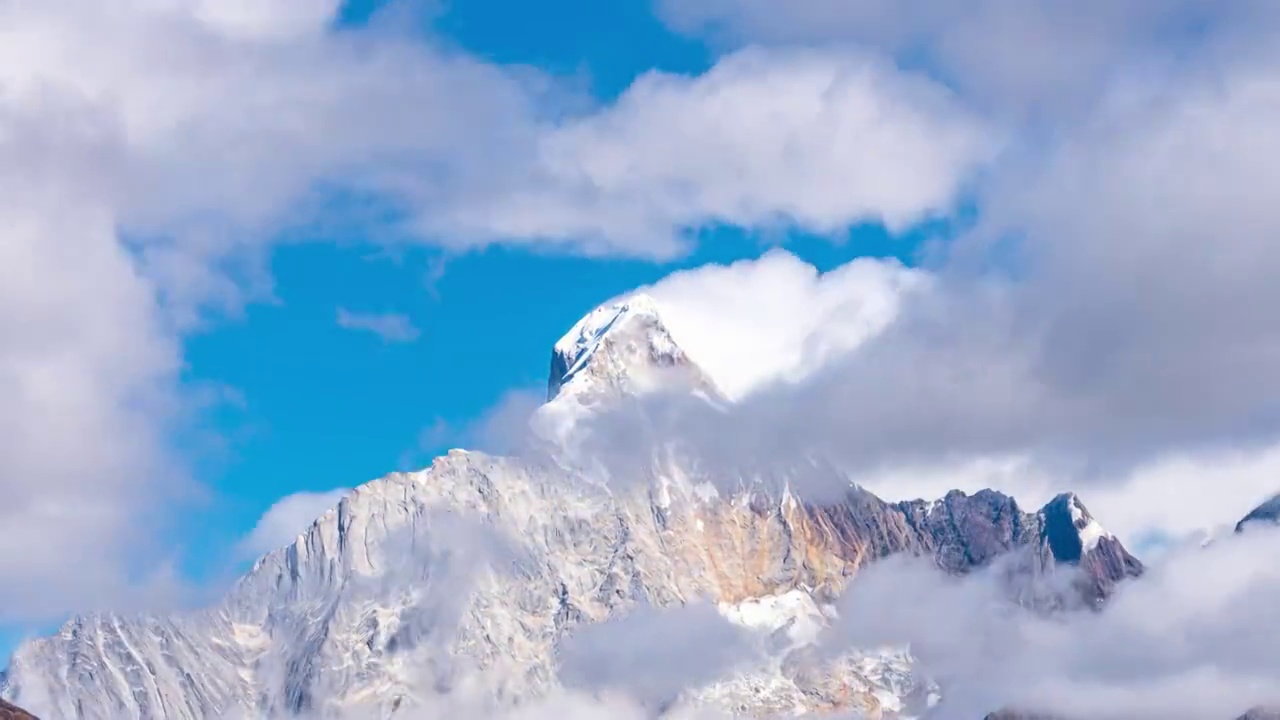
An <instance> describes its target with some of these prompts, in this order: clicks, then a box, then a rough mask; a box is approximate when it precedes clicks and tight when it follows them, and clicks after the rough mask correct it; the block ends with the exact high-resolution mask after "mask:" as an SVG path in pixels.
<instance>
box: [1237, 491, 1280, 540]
mask: <svg viewBox="0 0 1280 720" xmlns="http://www.w3.org/2000/svg"><path fill="white" fill-rule="evenodd" d="M1253 524H1258V525H1267V524H1271V525H1280V495H1276V496H1275V497H1273V498H1271V499H1270V500H1268V501H1266V502H1264V503H1262V504H1261V505H1259V506H1258V507H1256V508H1254V509H1253V510H1251V511H1249V514H1248V515H1245V516H1244V518H1243V519H1241V520H1240V522H1238V523H1236V532H1238V533H1240V532H1244V529H1245V527H1246V526H1248V525H1253Z"/></svg>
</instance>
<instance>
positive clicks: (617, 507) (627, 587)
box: [0, 298, 1141, 720]
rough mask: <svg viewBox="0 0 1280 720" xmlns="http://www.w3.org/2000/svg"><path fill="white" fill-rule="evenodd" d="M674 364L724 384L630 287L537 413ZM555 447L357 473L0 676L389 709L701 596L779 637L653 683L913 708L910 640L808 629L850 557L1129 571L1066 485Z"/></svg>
mask: <svg viewBox="0 0 1280 720" xmlns="http://www.w3.org/2000/svg"><path fill="white" fill-rule="evenodd" d="M672 383H675V384H676V387H679V388H681V389H684V390H691V391H695V392H699V393H702V394H703V396H704V397H706V398H707V400H708V401H719V400H718V398H717V397H716V393H715V388H714V385H713V384H712V383H711V382H710V380H709V379H707V378H706V377H705V374H704V373H702V372H701V371H700V370H699V369H698V368H697V367H696V366H694V365H693V364H692V363H691V362H689V360H688V358H687V357H686V356H685V355H684V354H683V352H681V351H680V349H679V347H678V346H676V345H675V343H674V342H673V341H672V340H671V338H670V335H669V334H668V333H667V332H666V330H665V327H664V325H663V323H662V320H661V317H660V314H659V313H658V312H657V309H656V308H655V307H654V306H653V305H652V304H651V303H649V302H647V301H645V300H644V299H643V298H639V299H635V300H633V301H628V302H624V303H622V304H621V305H618V306H613V307H610V308H605V309H602V310H600V311H597V312H595V313H593V314H592V315H590V316H588V317H587V318H586V319H584V321H583V322H582V323H579V325H578V326H577V327H575V328H574V330H573V331H571V333H570V334H569V335H567V336H566V338H565V339H564V340H562V341H561V342H560V343H557V345H556V348H555V350H554V352H553V359H552V374H551V378H550V381H549V395H550V397H551V401H550V402H549V403H548V405H547V406H546V408H545V412H546V413H548V414H550V415H552V416H554V417H559V418H565V417H569V418H572V417H573V416H574V415H575V414H577V413H583V412H590V411H591V410H592V408H593V407H597V406H599V404H601V403H607V402H609V399H610V398H616V397H618V396H621V395H625V394H634V393H643V392H648V391H651V390H653V389H656V388H657V387H663V388H666V387H671V384H672ZM562 429H563V430H564V431H565V432H571V430H572V422H568V423H566V424H565V425H563V426H562ZM557 458H558V456H557V455H556V454H554V453H550V454H545V455H537V456H532V455H531V456H528V457H521V458H502V457H490V456H487V455H484V454H481V453H467V452H461V451H455V452H451V453H449V454H448V455H447V456H445V457H441V458H437V459H436V460H435V461H434V462H433V463H432V465H431V467H429V468H427V469H425V470H422V471H420V472H414V473H395V474H392V475H388V476H387V477H384V478H381V479H379V480H375V481H373V482H370V483H367V484H365V485H363V486H361V487H359V488H357V489H356V490H355V491H354V492H352V493H351V494H350V495H349V496H348V497H347V498H345V499H343V500H342V502H341V503H340V504H339V505H338V507H337V508H335V509H333V510H331V511H329V512H328V513H326V514H325V515H324V516H322V517H321V518H319V519H318V520H317V521H316V522H315V523H314V524H313V525H312V526H311V527H310V528H309V529H308V530H307V531H306V532H305V533H303V534H302V535H300V536H299V537H298V538H297V539H296V540H295V542H294V543H293V544H292V545H290V546H288V547H286V548H282V549H280V550H277V551H275V552H272V553H270V554H268V555H266V556H265V557H263V558H262V559H261V560H259V561H258V562H257V563H256V564H255V565H254V567H253V568H252V569H251V570H250V571H249V573H248V574H247V575H246V576H245V577H244V578H243V579H241V580H240V582H239V583H237V585H236V586H235V587H234V588H233V589H232V590H231V592H230V593H229V594H228V595H227V597H226V598H225V599H224V600H223V601H222V602H221V603H219V604H218V605H217V606H215V607H212V608H209V609H206V610H203V611H200V612H193V613H185V614H176V615H171V616H149V617H130V618H126V617H119V616H114V615H94V616H87V617H81V618H76V619H74V620H73V621H71V622H69V623H68V624H67V625H66V626H64V627H63V628H62V630H61V631H60V632H59V633H58V634H57V635H55V636H53V637H48V638H43V639H39V640H35V641H31V642H28V643H25V644H24V645H23V646H22V647H20V648H19V649H18V651H17V652H16V653H15V655H14V658H13V661H12V664H11V667H10V669H9V671H8V673H7V675H6V677H5V679H4V684H3V689H2V692H0V695H3V697H5V698H8V699H11V700H15V701H17V702H19V703H20V704H22V705H24V706H25V707H28V708H30V709H32V710H33V711H35V712H37V713H38V714H40V715H41V716H42V717H44V718H46V720H57V719H58V718H95V719H98V718H100V719H103V720H106V719H111V720H114V719H116V718H215V717H218V718H221V717H230V718H236V717H244V718H258V717H286V716H289V715H293V714H297V713H303V712H306V713H309V714H313V715H317V714H318V715H321V716H326V715H332V716H341V715H343V714H346V713H350V712H352V711H354V710H357V709H359V710H361V711H369V710H373V711H375V713H376V714H381V715H384V716H394V715H395V714H397V713H398V712H400V711H402V710H404V709H406V708H412V707H414V706H418V705H421V704H422V703H424V702H426V701H427V700H428V699H429V698H430V697H432V696H435V695H439V694H442V693H450V692H461V691H462V690H461V689H462V688H465V689H466V692H468V693H471V694H472V695H474V696H475V697H479V698H482V699H483V700H484V701H485V702H488V703H490V704H491V705H493V706H494V707H498V706H502V705H506V704H509V703H511V702H516V701H518V700H520V699H521V698H528V697H531V696H536V695H538V694H540V693H543V692H546V691H548V690H550V689H552V688H554V687H555V686H556V685H557V684H558V682H559V681H558V679H557V668H556V653H557V647H558V646H559V644H560V643H561V642H563V641H564V640H565V638H566V637H568V636H569V635H570V634H571V633H572V632H573V630H574V628H575V627H576V626H579V625H581V624H582V623H597V622H601V621H606V620H610V619H614V618H619V617H622V616H625V615H626V614H627V613H628V612H630V611H631V610H633V609H634V608H636V607H637V606H639V605H651V606H655V607H658V608H663V607H672V606H680V605H684V604H687V603H691V602H695V601H702V600H708V601H711V602H713V603H716V604H717V605H718V606H719V607H721V609H722V612H723V613H724V614H725V615H726V616H727V617H729V618H730V619H731V620H733V621H736V622H738V623H740V624H742V625H744V626H747V627H749V628H753V629H754V630H755V631H758V632H762V633H765V634H767V635H770V636H771V637H772V636H774V635H775V634H777V633H781V635H777V640H778V641H777V642H776V643H775V644H774V645H773V646H772V649H773V653H772V654H771V655H770V656H769V657H768V658H765V659H764V660H762V661H760V662H756V663H754V664H750V665H744V666H743V667H741V668H739V670H738V672H737V673H735V674H734V675H733V676H731V677H727V678H722V679H720V680H717V681H715V682H712V683H711V684H709V685H707V686H705V687H701V688H691V689H690V690H689V691H688V692H686V693H684V695H683V697H682V698H672V699H671V700H672V701H678V702H691V703H701V704H710V705H714V706H718V707H721V708H723V709H725V710H728V711H731V712H735V713H742V714H750V715H764V714H768V713H774V712H788V713H791V712H795V711H798V710H824V709H837V708H847V709H852V710H855V711H858V712H862V713H865V714H868V715H883V716H885V717H891V716H899V715H901V716H903V717H908V716H912V715H913V714H915V713H917V712H919V710H920V709H921V708H923V707H925V706H927V704H928V702H929V699H930V697H931V693H933V690H932V686H931V685H930V684H929V683H928V682H927V680H926V679H924V678H920V677H916V676H915V675H913V672H912V664H911V661H910V658H909V657H908V656H907V655H905V654H904V653H902V652H900V651H884V652H866V653H859V652H850V653H848V654H846V655H844V656H841V657H838V658H823V657H816V656H814V655H813V654H812V653H809V652H807V649H806V647H805V645H806V642H807V641H808V640H810V639H811V638H812V636H813V633H814V632H815V630H816V628H817V627H818V626H820V625H821V624H822V623H823V622H825V620H824V610H823V607H824V605H825V604H826V603H827V601H828V599H830V598H832V597H834V595H835V594H836V593H838V592H839V591H840V590H841V589H842V588H843V587H844V586H845V584H846V583H847V582H848V581H849V579H850V578H851V577H853V576H854V575H855V574H856V573H857V571H858V569H859V568H860V567H862V566H863V565H865V564H866V563H868V562H871V561H874V560H876V559H877V558H881V557H885V556H887V555H891V554H894V553H914V554H920V555H926V556H932V557H933V558H935V560H936V561H937V562H938V564H939V565H940V566H941V567H943V568H944V569H946V570H948V571H950V572H956V573H962V572H967V571H969V570H970V569H972V568H976V567H981V566H984V565H987V564H989V563H990V562H992V561H993V560H994V559H996V558H998V557H1001V556H1003V555H1006V554H1008V553H1011V552H1018V553H1020V554H1021V555H1022V556H1024V557H1025V559H1026V568H1027V570H1028V572H1030V573H1052V572H1054V568H1055V566H1056V565H1058V564H1059V563H1063V562H1066V563H1070V564H1076V563H1078V564H1080V565H1081V566H1082V567H1084V568H1085V569H1086V574H1085V578H1086V580H1085V583H1084V584H1085V586H1086V587H1083V588H1081V589H1082V590H1083V591H1084V592H1085V594H1086V596H1091V597H1095V598H1096V597H1102V596H1104V595H1105V594H1106V593H1107V592H1108V590H1109V588H1110V587H1111V585H1112V584H1114V583H1115V582H1117V581H1119V580H1120V579H1122V578H1124V577H1127V576H1129V575H1133V574H1136V573H1137V572H1139V571H1140V570H1141V566H1140V565H1139V564H1138V563H1137V562H1136V561H1135V560H1133V559H1132V557H1131V556H1129V555H1128V553H1127V552H1125V551H1124V549H1123V548H1122V547H1120V545H1119V543H1118V542H1116V541H1115V540H1114V539H1113V538H1110V537H1109V536H1106V535H1105V533H1101V532H1100V531H1099V530H1097V529H1096V528H1095V527H1094V525H1093V524H1091V522H1092V521H1091V519H1089V518H1088V514H1087V512H1086V511H1084V509H1083V506H1082V505H1080V504H1079V501H1078V500H1076V499H1075V498H1074V496H1063V497H1061V498H1058V499H1055V500H1054V502H1052V503H1050V504H1049V505H1048V506H1046V508H1044V509H1043V510H1041V511H1040V512H1036V513H1027V512H1024V511H1022V510H1021V509H1020V508H1019V507H1018V506H1017V504H1016V502H1014V501H1013V500H1012V499H1011V498H1008V497H1006V496H1003V495H1000V494H999V493H995V492H990V491H984V492H980V493H977V494H975V495H973V496H967V495H965V494H963V493H959V492H953V493H951V494H948V495H947V496H946V497H945V498H943V499H942V500H940V501H937V502H932V503H926V502H924V501H915V502H908V503H897V504H892V503H887V502H884V501H882V500H880V499H879V498H876V497H875V496H873V495H871V494H870V493H867V492H865V491H863V490H861V489H858V488H853V487H851V488H850V490H849V493H848V495H847V496H846V497H845V498H844V499H843V500H842V501H840V502H835V503H830V504H825V505H815V504H810V503H805V502H803V501H801V500H800V499H798V498H796V497H794V496H793V495H791V494H790V493H789V492H787V491H785V490H779V489H778V488H785V487H788V486H796V485H799V484H801V483H799V482H792V481H793V480H797V479H798V478H796V477H790V478H788V477H783V478H781V480H782V483H781V484H779V485H777V486H771V487H770V488H767V489H766V488H761V487H758V486H754V485H753V484H752V483H751V482H749V481H745V480H741V479H739V478H721V477H709V476H707V475H706V474H705V473H704V472H700V471H699V470H698V469H696V468H693V467H688V466H685V465H682V464H681V461H680V460H679V455H678V454H674V453H667V452H657V453H655V454H654V456H653V457H652V458H650V460H649V461H648V465H647V466H646V467H643V468H639V470H641V471H642V473H641V474H642V475H643V476H644V477H645V478H647V479H646V480H645V481H644V482H633V483H629V484H617V483H615V484H613V485H609V484H606V483H605V482H603V481H602V480H601V479H600V478H599V477H596V476H594V475H592V474H591V473H590V472H586V471H583V470H581V469H579V468H578V467H576V466H572V465H569V464H567V463H566V461H564V460H561V459H557ZM815 471H818V468H817V467H816V466H815V467H811V468H809V467H793V468H790V469H789V470H788V471H787V472H790V473H793V474H800V473H805V472H815ZM734 487H737V488H738V489H737V490H736V491H733V492H722V491H717V490H716V489H715V488H721V489H726V488H734Z"/></svg>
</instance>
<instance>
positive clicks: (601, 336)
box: [547, 293, 719, 404]
mask: <svg viewBox="0 0 1280 720" xmlns="http://www.w3.org/2000/svg"><path fill="white" fill-rule="evenodd" d="M660 389H681V390H692V391H701V392H703V393H706V394H708V395H712V396H718V395H719V392H718V391H716V389H715V385H714V384H713V383H712V382H711V380H710V378H708V377H707V375H706V373H705V372H703V371H702V369H701V368H699V367H698V366H697V365H695V364H694V363H693V362H692V361H691V360H690V359H689V357H688V356H687V355H686V354H685V352H684V350H682V349H681V348H680V346H679V345H677V344H676V341H675V340H674V339H673V338H672V337H671V333H670V331H669V330H668V329H667V327H666V325H665V323H664V322H663V319H662V313H661V310H660V307H659V305H658V302H657V301H656V300H654V299H653V298H652V297H651V296H649V295H646V294H643V293H639V294H635V295H630V296H627V297H625V298H622V299H620V300H617V301H614V302H610V303H606V304H605V305H602V306H600V307H599V308H596V309H595V310H593V311H592V312H591V313H589V314H588V315H587V316H586V317H584V318H582V319H581V320H579V321H578V322H577V324H575V325H574V326H573V327H572V328H571V329H570V330H569V332H568V333H566V334H565V335H564V337H562V338H560V340H559V342H557V343H556V344H555V347H554V348H553V350H552V353H551V375H550V378H549V379H548V381H547V400H548V402H553V401H556V400H558V399H562V398H567V397H573V398H574V399H576V400H577V401H578V402H579V403H581V404H592V403H593V402H594V401H595V400H597V399H600V398H602V397H604V396H611V395H617V394H632V395H639V394H644V393H646V392H650V391H653V390H660Z"/></svg>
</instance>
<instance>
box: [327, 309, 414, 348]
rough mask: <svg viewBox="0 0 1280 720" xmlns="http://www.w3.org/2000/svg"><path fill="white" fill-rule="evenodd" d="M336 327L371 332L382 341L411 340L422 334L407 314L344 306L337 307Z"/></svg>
mask: <svg viewBox="0 0 1280 720" xmlns="http://www.w3.org/2000/svg"><path fill="white" fill-rule="evenodd" d="M338 327H341V328H345V329H347V330H355V331H357V332H368V333H373V334H374V335H377V336H378V337H380V338H382V341H383V342H389V343H406V342H413V341H414V340H417V339H418V337H419V336H420V335H421V334H422V333H421V332H420V331H419V330H418V328H417V326H415V325H414V324H413V320H410V319H409V316H408V315H402V314H400V313H361V312H353V311H351V310H347V309H346V308H338Z"/></svg>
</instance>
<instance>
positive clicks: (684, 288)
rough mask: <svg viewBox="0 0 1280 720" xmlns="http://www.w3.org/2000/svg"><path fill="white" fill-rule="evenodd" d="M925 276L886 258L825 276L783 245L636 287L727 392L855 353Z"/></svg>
mask: <svg viewBox="0 0 1280 720" xmlns="http://www.w3.org/2000/svg"><path fill="white" fill-rule="evenodd" d="M927 284H928V276H927V273H925V272H922V271H918V270H911V269H908V268H906V267H904V266H902V265H901V264H900V263H898V262H896V261H893V260H876V259H871V258H865V259H859V260H855V261H853V262H851V263H848V264H846V265H843V266H841V267H839V268H837V269H835V270H833V271H831V272H828V273H819V272H818V271H817V269H816V268H814V267H813V266H812V265H809V264H808V263H806V262H804V261H802V260H800V259H799V258H797V257H796V256H794V255H792V254H790V253H787V252H785V251H782V250H775V251H771V252H769V253H767V254H765V255H764V256H763V257H761V258H760V259H758V260H744V261H739V262H735V263H733V264H731V265H723V266H722V265H708V266H704V267H701V268H698V269H695V270H689V271H684V272H680V273H675V274H673V275H670V276H668V277H666V278H664V279H663V280H662V281H661V282H658V283H657V284H655V285H652V286H649V287H646V288H641V291H642V292H645V293H648V294H649V295H651V296H652V297H653V298H654V299H655V300H656V301H657V302H658V304H659V306H660V311H661V316H662V322H663V324H664V325H665V326H666V328H667V330H668V331H669V332H670V333H671V335H672V338H673V339H674V340H675V342H676V344H678V345H679V346H680V348H681V349H682V350H684V351H685V352H686V353H687V354H688V355H689V357H690V359H691V360H692V361H693V362H694V363H695V364H697V365H698V366H699V367H700V368H702V369H703V370H704V371H705V372H706V373H707V374H708V375H709V376H710V377H711V379H712V381H713V382H714V383H715V384H716V386H717V388H718V389H720V390H722V391H723V392H725V393H726V394H727V395H729V396H730V397H733V398H741V397H743V396H745V395H746V394H747V393H749V392H750V391H752V390H754V389H757V388H759V387H761V386H763V385H767V384H769V383H771V382H780V381H795V380H799V379H800V378H802V377H803V376H805V375H807V374H808V373H810V372H812V371H814V370H816V369H817V368H819V367H821V366H822V365H823V364H824V363H825V362H826V361H827V360H828V359H830V358H831V357H833V356H838V355H841V354H844V353H847V352H850V351H852V350H853V349H854V348H856V347H857V346H859V345H860V344H862V343H863V342H866V341H867V340H869V339H870V338H872V337H874V336H875V335H876V334H878V333H879V332H881V331H883V330H884V328H885V327H887V326H888V325H889V324H890V323H891V322H892V321H893V320H894V319H895V317H896V314H897V312H898V309H899V306H900V305H901V303H902V299H903V296H905V295H907V294H909V293H912V292H919V291H923V289H924V287H925V286H927Z"/></svg>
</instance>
